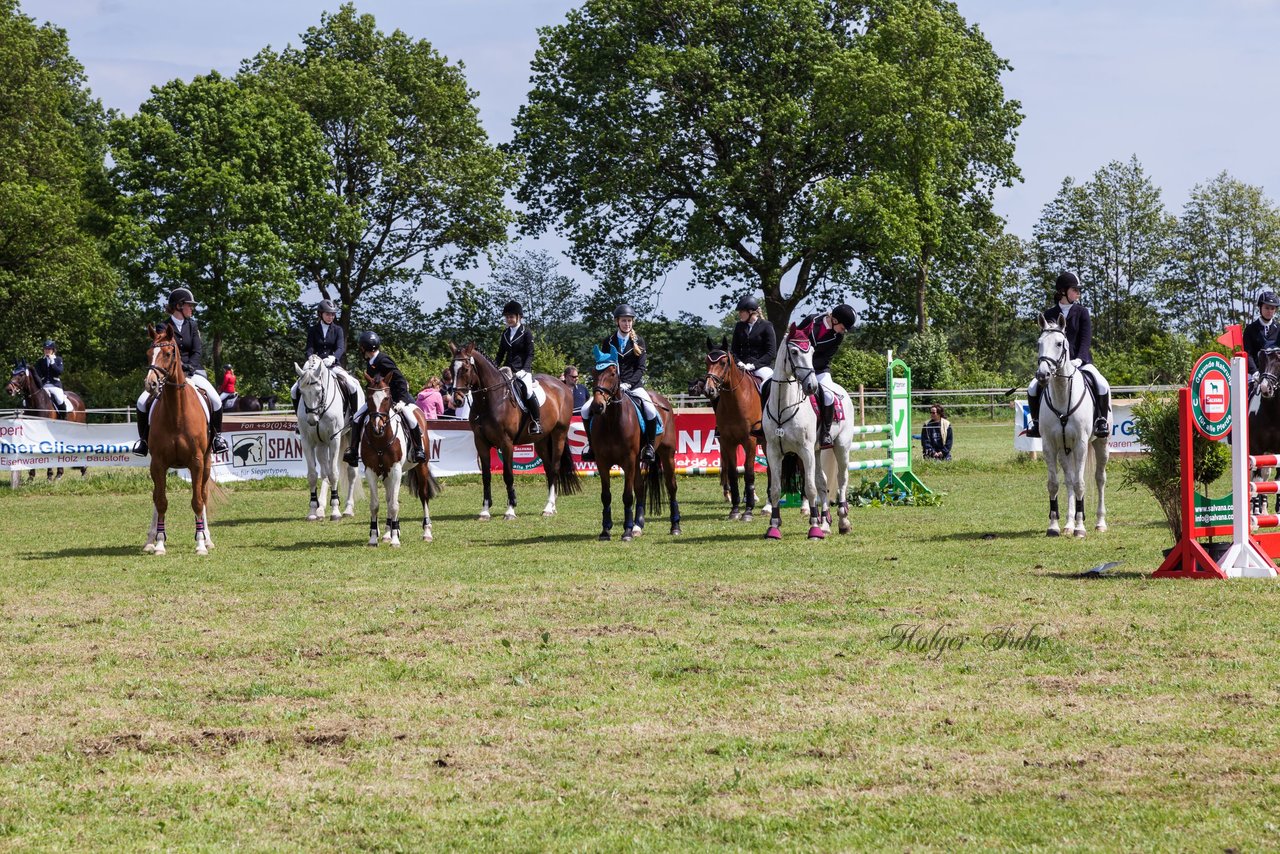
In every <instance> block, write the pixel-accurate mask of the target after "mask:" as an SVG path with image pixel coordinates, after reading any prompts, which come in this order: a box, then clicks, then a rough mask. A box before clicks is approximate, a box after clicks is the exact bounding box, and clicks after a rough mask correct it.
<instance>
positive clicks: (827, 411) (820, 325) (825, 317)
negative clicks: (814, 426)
mask: <svg viewBox="0 0 1280 854" xmlns="http://www.w3.org/2000/svg"><path fill="white" fill-rule="evenodd" d="M857 322H858V313H857V312H855V311H854V310H853V306H851V305H838V306H836V307H835V308H833V309H831V311H830V312H823V313H820V314H811V315H809V316H808V317H806V318H805V319H804V320H801V321H800V322H799V323H797V324H796V331H797V332H803V333H805V334H806V335H807V336H808V338H809V340H810V341H811V342H812V343H813V371H814V373H815V374H817V379H818V388H819V389H820V390H821V393H820V394H819V395H818V419H819V422H820V424H819V431H818V444H819V445H820V446H821V447H823V448H830V447H831V422H832V421H834V420H835V417H836V396H835V393H834V392H833V391H832V390H831V382H832V380H831V360H832V359H834V358H835V355H836V351H837V350H839V349H840V344H841V342H843V341H844V336H845V334H846V333H847V332H848V331H849V330H850V329H852V328H853V325H854V324H855V323H857Z"/></svg>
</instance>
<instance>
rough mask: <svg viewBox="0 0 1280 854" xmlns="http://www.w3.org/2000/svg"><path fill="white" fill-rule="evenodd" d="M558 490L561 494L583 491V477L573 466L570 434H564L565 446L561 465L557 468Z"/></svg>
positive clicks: (573, 493)
mask: <svg viewBox="0 0 1280 854" xmlns="http://www.w3.org/2000/svg"><path fill="white" fill-rule="evenodd" d="M555 478H556V491H557V492H559V493H560V494H561V495H577V494H578V493H580V492H582V478H580V477H579V476H578V470H577V469H576V468H574V467H573V454H572V453H570V452H569V434H568V433H566V434H565V436H564V447H563V448H562V449H561V450H560V465H559V466H558V467H557V468H556V472H555Z"/></svg>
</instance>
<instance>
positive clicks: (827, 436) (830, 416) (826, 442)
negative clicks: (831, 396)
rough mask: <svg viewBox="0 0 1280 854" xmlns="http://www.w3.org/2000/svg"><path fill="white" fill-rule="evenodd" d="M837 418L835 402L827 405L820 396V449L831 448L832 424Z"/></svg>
mask: <svg viewBox="0 0 1280 854" xmlns="http://www.w3.org/2000/svg"><path fill="white" fill-rule="evenodd" d="M835 417H836V405H835V402H834V401H833V402H831V403H827V402H825V401H824V400H822V397H821V396H819V398H818V419H819V421H820V422H821V424H820V425H819V430H818V447H819V448H823V449H826V448H830V447H831V422H832V421H834V420H835Z"/></svg>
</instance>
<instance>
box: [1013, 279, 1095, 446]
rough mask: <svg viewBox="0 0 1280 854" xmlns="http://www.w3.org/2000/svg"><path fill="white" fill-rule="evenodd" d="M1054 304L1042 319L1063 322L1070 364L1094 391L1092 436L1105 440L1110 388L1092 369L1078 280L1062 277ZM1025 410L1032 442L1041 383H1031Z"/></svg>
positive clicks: (1088, 326) (1088, 324) (1089, 335)
mask: <svg viewBox="0 0 1280 854" xmlns="http://www.w3.org/2000/svg"><path fill="white" fill-rule="evenodd" d="M1053 292H1054V295H1055V296H1057V298H1058V300H1057V302H1056V303H1055V304H1054V305H1052V306H1050V307H1049V308H1048V309H1047V310H1046V311H1045V312H1044V319H1045V320H1046V321H1048V322H1050V323H1057V322H1058V318H1059V317H1064V318H1066V335H1067V344H1068V346H1070V348H1071V351H1070V352H1071V362H1072V364H1074V365H1075V366H1076V367H1077V368H1079V369H1080V370H1081V371H1082V372H1083V373H1084V376H1085V383H1086V384H1087V385H1089V386H1090V387H1091V388H1092V390H1093V395H1094V401H1095V406H1094V419H1093V435H1094V436H1096V437H1097V438H1099V439H1104V438H1106V437H1107V436H1108V435H1110V432H1111V426H1110V425H1111V384H1110V383H1108V382H1107V380H1106V377H1104V376H1102V373H1101V372H1100V371H1099V370H1098V369H1097V368H1096V367H1094V364H1093V354H1092V353H1091V348H1092V345H1093V322H1092V321H1091V320H1090V319H1089V309H1088V308H1086V307H1085V306H1084V305H1082V304H1081V303H1080V280H1079V279H1078V278H1077V277H1076V274H1075V273H1063V274H1062V275H1060V276H1058V278H1057V281H1055V282H1054V285H1053ZM1027 407H1028V409H1030V410H1031V423H1030V424H1029V425H1028V426H1027V435H1028V436H1031V437H1033V438H1038V437H1039V436H1040V383H1039V382H1038V381H1037V380H1034V379H1033V380H1032V381H1031V384H1030V385H1029V386H1027Z"/></svg>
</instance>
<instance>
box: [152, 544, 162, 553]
mask: <svg viewBox="0 0 1280 854" xmlns="http://www.w3.org/2000/svg"><path fill="white" fill-rule="evenodd" d="M152 554H157V555H162V554H164V546H163V545H160V544H158V543H157V544H156V550H155V551H154V552H152Z"/></svg>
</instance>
